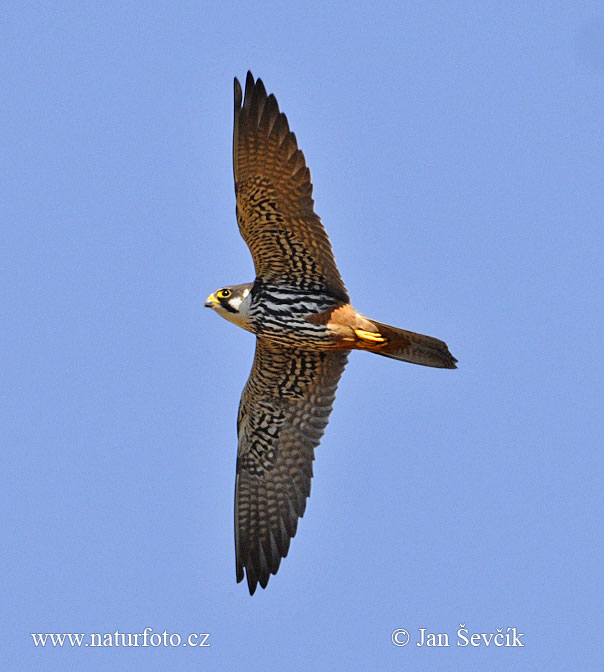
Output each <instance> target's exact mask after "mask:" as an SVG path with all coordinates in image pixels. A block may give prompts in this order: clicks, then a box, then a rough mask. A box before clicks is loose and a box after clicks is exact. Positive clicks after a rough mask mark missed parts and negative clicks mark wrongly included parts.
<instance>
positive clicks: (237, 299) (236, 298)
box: [229, 296, 243, 311]
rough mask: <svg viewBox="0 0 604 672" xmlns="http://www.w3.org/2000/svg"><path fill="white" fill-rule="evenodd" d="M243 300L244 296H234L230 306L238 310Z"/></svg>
mask: <svg viewBox="0 0 604 672" xmlns="http://www.w3.org/2000/svg"><path fill="white" fill-rule="evenodd" d="M242 301H243V297H242V296H234V297H233V298H232V299H231V300H230V301H229V306H231V308H234V309H235V310H236V311H239V306H240V305H241V303H242Z"/></svg>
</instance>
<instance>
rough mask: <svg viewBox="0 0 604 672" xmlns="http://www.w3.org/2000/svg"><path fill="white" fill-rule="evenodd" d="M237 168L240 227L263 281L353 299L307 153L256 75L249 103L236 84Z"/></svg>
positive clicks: (249, 77) (250, 86)
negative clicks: (318, 204)
mask: <svg viewBox="0 0 604 672" xmlns="http://www.w3.org/2000/svg"><path fill="white" fill-rule="evenodd" d="M242 102H243V104H242ZM233 170H234V174H235V194H236V196H237V222H238V224H239V231H240V232H241V235H242V236H243V239H244V240H245V242H246V243H247V245H248V247H249V248H250V252H251V254H252V258H253V260H254V265H255V267H256V276H257V277H258V278H260V279H262V280H264V281H269V282H274V283H276V284H283V285H290V286H291V285H293V286H295V287H300V288H301V289H304V290H318V291H327V292H328V293H329V294H331V295H333V296H334V297H336V298H339V299H341V300H342V301H345V302H347V301H348V300H349V299H348V294H347V292H346V287H345V286H344V283H343V281H342V278H341V276H340V272H339V271H338V268H337V266H336V262H335V259H334V256H333V251H332V249H331V244H330V242H329V238H328V236H327V233H326V232H325V229H324V227H323V225H322V224H321V220H320V219H319V217H318V216H317V215H316V214H315V212H314V210H313V205H314V201H313V198H312V183H311V181H310V171H309V169H308V168H307V166H306V162H305V160H304V154H302V152H301V151H300V150H299V149H298V144H297V142H296V136H295V135H294V134H293V133H292V132H291V131H290V130H289V125H288V123H287V118H286V117H285V115H284V114H283V113H281V112H280V111H279V105H278V104H277V100H276V99H275V96H274V95H273V94H271V95H270V96H267V94H266V89H265V88H264V84H263V83H262V80H260V79H257V80H256V81H254V77H253V76H252V74H251V73H250V72H248V73H247V79H246V83H245V98H244V99H243V101H242V92H241V86H240V84H239V82H238V80H237V79H235V122H234V133H233Z"/></svg>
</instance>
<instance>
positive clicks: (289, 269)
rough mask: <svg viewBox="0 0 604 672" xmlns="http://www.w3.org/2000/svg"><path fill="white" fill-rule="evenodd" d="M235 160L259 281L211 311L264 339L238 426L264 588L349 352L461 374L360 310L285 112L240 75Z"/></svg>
mask: <svg viewBox="0 0 604 672" xmlns="http://www.w3.org/2000/svg"><path fill="white" fill-rule="evenodd" d="M234 126H235V128H234V140H233V163H234V172H235V193H236V196H237V221H238V224H239V229H240V232H241V234H242V236H243V238H244V240H245V241H246V243H247V244H248V246H249V248H250V251H251V253H252V257H253V259H254V264H255V267H256V280H255V281H254V282H253V283H247V284H242V285H231V286H229V287H223V288H221V289H218V290H216V291H215V292H214V293H213V294H211V295H210V296H209V297H208V299H207V301H206V304H205V305H206V306H207V307H210V308H213V309H214V310H216V312H218V313H219V314H220V315H222V316H223V317H224V318H225V319H227V320H229V321H231V322H233V323H234V324H236V325H237V326H240V327H242V328H244V329H246V330H248V331H251V332H252V333H254V334H256V338H257V341H256V355H255V358H254V364H253V367H252V372H251V374H250V377H249V379H248V382H247V384H246V386H245V389H244V391H243V394H242V397H241V402H240V406H239V414H238V421H237V431H238V439H239V440H238V443H239V447H238V460H237V481H236V487H235V546H236V566H237V580H238V581H241V580H242V579H243V578H244V569H245V571H246V573H247V580H248V586H249V590H250V593H253V592H254V591H255V589H256V585H257V583H260V585H261V586H262V587H263V588H264V587H266V584H267V583H268V579H269V577H270V574H271V573H272V574H275V573H276V572H277V569H278V568H279V564H280V561H281V558H283V557H285V556H286V555H287V552H288V549H289V543H290V539H291V538H292V537H293V536H294V535H295V533H296V529H297V522H298V518H300V517H301V516H302V515H303V513H304V510H305V507H306V498H307V497H308V495H309V494H310V481H311V477H312V462H313V460H314V448H315V447H316V446H317V445H318V443H319V441H320V439H321V436H322V435H323V431H324V429H325V426H326V425H327V422H328V419H329V414H330V412H331V409H332V405H333V400H334V397H335V390H336V387H337V384H338V381H339V379H340V376H341V374H342V372H343V370H344V367H345V365H346V361H347V357H348V353H349V352H350V351H351V350H367V351H370V352H375V353H376V354H379V355H383V356H386V357H391V358H393V359H399V360H402V361H407V362H412V363H415V364H423V365H426V366H433V367H439V368H449V369H451V368H456V367H455V362H456V361H457V360H456V359H455V358H454V357H453V356H452V355H451V353H450V352H449V350H448V348H447V345H446V344H445V343H444V342H443V341H440V340H438V339H436V338H432V337H431V336H424V335H422V334H417V333H415V332H410V331H405V330H403V329H399V328H397V327H391V326H389V325H386V324H383V323H381V322H376V321H375V320H371V319H369V318H367V317H365V316H364V315H362V314H361V313H360V312H358V311H357V310H355V308H353V307H352V305H351V304H350V299H349V297H348V293H347V291H346V288H345V286H344V283H343V282H342V278H341V277H340V273H339V271H338V269H337V266H336V263H335V259H334V256H333V252H332V250H331V245H330V243H329V239H328V238H327V234H326V233H325V229H324V228H323V225H322V224H321V221H320V219H319V218H318V216H317V215H316V214H315V212H314V209H313V200H312V184H311V182H310V172H309V170H308V168H307V167H306V163H305V160H304V156H303V154H302V152H301V151H300V150H299V149H298V147H297V142H296V138H295V136H294V134H293V133H291V132H290V130H289V126H288V123H287V119H286V118H285V115H284V114H282V113H280V112H279V107H278V105H277V101H276V100H275V97H274V96H273V95H270V96H267V94H266V91H265V89H264V85H263V84H262V82H261V80H259V79H258V80H256V81H254V78H253V77H252V75H251V74H250V73H248V75H247V80H246V89H245V99H243V96H242V91H241V87H240V86H239V82H238V81H237V80H235V124H234Z"/></svg>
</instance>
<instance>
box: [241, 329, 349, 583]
mask: <svg viewBox="0 0 604 672" xmlns="http://www.w3.org/2000/svg"><path fill="white" fill-rule="evenodd" d="M347 357H348V352H347V351H325V350H324V351H311V350H297V349H295V348H288V347H285V346H282V345H277V344H274V343H271V342H269V341H266V340H264V339H262V338H258V339H257V340H256V355H255V357H254V364H253V366H252V371H251V373H250V377H249V379H248V381H247V384H246V386H245V388H244V390H243V394H242V395H241V402H240V404H239V416H238V420H237V433H238V436H239V448H238V454H237V479H236V484H235V553H236V561H237V581H242V580H243V576H244V569H245V570H246V572H247V582H248V587H249V590H250V594H253V593H254V591H255V590H256V585H257V583H258V582H260V585H261V586H262V587H263V588H265V587H266V584H267V583H268V580H269V578H270V575H271V574H276V573H277V570H278V569H279V563H280V562H281V558H284V557H285V556H286V555H287V552H288V550H289V542H290V539H291V538H292V537H293V536H294V535H295V534H296V528H297V525H298V518H300V517H301V516H302V515H303V514H304V509H305V507H306V498H307V497H308V496H309V495H310V481H311V477H312V462H313V460H314V449H315V446H317V445H318V444H319V441H320V440H321V436H322V435H323V432H324V430H325V427H326V425H327V423H328V421H329V414H330V413H331V409H332V405H333V401H334V398H335V392H336V387H337V385H338V381H339V380H340V376H341V375H342V372H343V371H344V367H345V366H346V360H347Z"/></svg>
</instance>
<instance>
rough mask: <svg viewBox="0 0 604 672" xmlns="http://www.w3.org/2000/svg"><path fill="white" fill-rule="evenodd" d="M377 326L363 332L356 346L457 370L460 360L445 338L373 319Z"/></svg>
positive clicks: (406, 359) (418, 362) (427, 364)
mask: <svg viewBox="0 0 604 672" xmlns="http://www.w3.org/2000/svg"><path fill="white" fill-rule="evenodd" d="M370 322H371V324H372V325H373V326H374V327H375V329H373V333H371V332H367V331H363V332H361V333H360V334H359V333H358V332H357V335H358V336H359V340H358V342H357V347H358V348H359V349H361V350H369V351H371V352H375V353H376V354H377V355H383V356H384V357H392V358H393V359H399V360H401V361H403V362H411V363H412V364H422V365H423V366H434V367H438V368H441V369H456V368H457V366H455V362H457V360H456V359H455V357H453V355H452V354H451V353H450V352H449V348H448V347H447V344H446V343H445V342H444V341H440V340H439V339H438V338H433V337H432V336H424V335H423V334H416V333H415V332H413V331H405V330H404V329H399V328H398V327H391V326H390V325H388V324H382V323H381V322H376V321H375V320H371V321H370Z"/></svg>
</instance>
